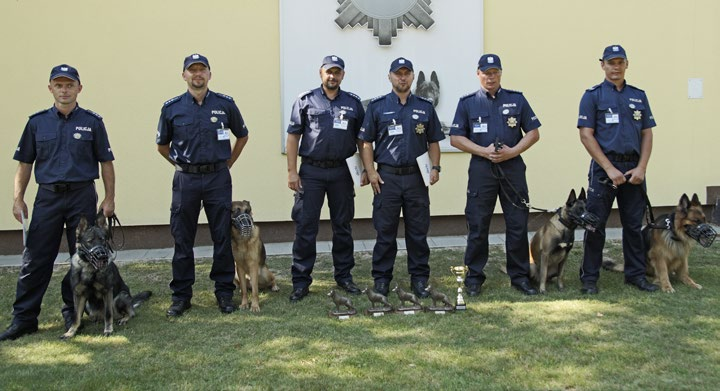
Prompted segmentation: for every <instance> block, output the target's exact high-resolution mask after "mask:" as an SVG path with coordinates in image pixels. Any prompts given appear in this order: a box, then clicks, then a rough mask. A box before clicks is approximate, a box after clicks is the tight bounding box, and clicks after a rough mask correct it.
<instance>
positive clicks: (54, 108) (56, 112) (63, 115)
mask: <svg viewBox="0 0 720 391" xmlns="http://www.w3.org/2000/svg"><path fill="white" fill-rule="evenodd" d="M79 109H80V105H79V104H78V103H77V102H75V108H74V109H72V111H71V112H70V114H68V115H67V116H66V115H65V114H63V113H61V112H60V110H58V108H57V107H55V105H53V106H52V107H51V108H50V111H51V112H53V113H55V115H57V116H58V117H60V118H70V117H71V116H72V115H73V114H75V112H76V111H78V110H79Z"/></svg>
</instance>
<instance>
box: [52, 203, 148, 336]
mask: <svg viewBox="0 0 720 391" xmlns="http://www.w3.org/2000/svg"><path fill="white" fill-rule="evenodd" d="M76 233H77V252H76V253H75V255H73V257H72V259H71V261H70V262H71V264H70V267H71V269H70V282H71V285H72V291H73V301H74V303H75V314H74V323H73V324H72V326H71V327H70V328H69V329H68V331H67V332H66V333H65V334H63V335H62V337H61V338H62V339H69V338H72V337H74V336H75V334H76V333H77V331H78V329H79V328H80V324H81V319H82V315H83V312H87V313H88V315H89V316H90V318H91V319H93V320H95V321H99V320H100V319H101V318H102V319H104V321H105V330H104V335H105V336H106V337H107V336H109V335H110V334H112V332H113V320H114V319H117V323H118V324H119V325H124V324H126V323H127V322H128V321H129V320H130V318H132V317H134V316H135V308H137V307H138V306H139V305H140V304H141V303H142V302H143V301H145V300H147V299H148V298H149V297H150V296H151V295H152V292H150V291H144V292H141V293H139V294H138V295H136V296H134V297H133V296H132V295H130V289H129V288H128V287H127V285H125V282H124V281H123V279H122V277H121V276H120V271H119V270H118V268H117V265H115V263H114V262H113V259H110V257H111V254H113V255H114V253H113V251H112V248H111V246H110V243H109V231H108V226H107V221H106V219H105V216H103V213H102V210H101V211H100V212H98V214H97V217H96V225H94V226H89V225H88V221H87V219H86V218H85V217H84V216H83V217H81V218H80V224H79V225H78V227H77V231H76Z"/></svg>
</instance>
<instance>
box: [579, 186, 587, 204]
mask: <svg viewBox="0 0 720 391" xmlns="http://www.w3.org/2000/svg"><path fill="white" fill-rule="evenodd" d="M578 199H579V200H582V201H585V200H587V195H586V194H585V188H584V187H581V188H580V195H579V196H578Z"/></svg>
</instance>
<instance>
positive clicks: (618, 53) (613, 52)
mask: <svg viewBox="0 0 720 391" xmlns="http://www.w3.org/2000/svg"><path fill="white" fill-rule="evenodd" d="M613 58H623V59H626V60H627V54H625V49H623V47H622V46H620V45H610V46H608V47H606V48H605V51H604V52H603V56H602V61H607V60H612V59H613Z"/></svg>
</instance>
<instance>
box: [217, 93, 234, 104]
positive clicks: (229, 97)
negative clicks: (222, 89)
mask: <svg viewBox="0 0 720 391" xmlns="http://www.w3.org/2000/svg"><path fill="white" fill-rule="evenodd" d="M215 95H217V96H219V97H221V98H223V99H226V100H229V101H230V102H235V99H233V97H232V96H230V95H225V94H221V93H219V92H216V93H215Z"/></svg>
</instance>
